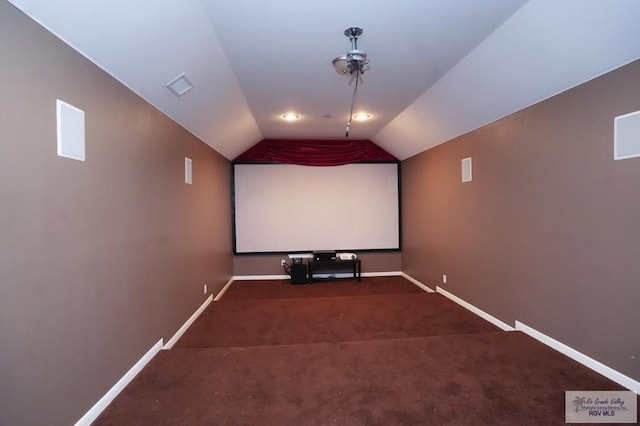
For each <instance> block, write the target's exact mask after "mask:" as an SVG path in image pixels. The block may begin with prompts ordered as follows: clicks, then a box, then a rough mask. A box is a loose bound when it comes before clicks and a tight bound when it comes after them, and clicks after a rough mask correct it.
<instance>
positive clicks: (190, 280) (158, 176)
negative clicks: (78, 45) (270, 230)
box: [0, 1, 233, 425]
mask: <svg viewBox="0 0 640 426" xmlns="http://www.w3.org/2000/svg"><path fill="white" fill-rule="evenodd" d="M0 62H1V64H2V65H1V66H0V232H1V236H2V237H1V238H0V424H7V425H9V424H11V425H18V424H21V425H27V424H28V425H37V424H43V425H44V424H46V425H69V424H73V423H74V422H75V421H77V420H78V419H79V418H80V417H81V416H82V415H84V414H85V412H86V411H87V410H88V409H89V408H91V407H92V406H93V405H94V404H95V403H96V402H97V400H98V399H99V398H100V397H102V396H103V395H104V394H105V393H106V392H107V391H108V390H109V389H110V388H111V386H113V385H114V384H115V382H116V381H117V380H118V379H120V378H121V377H122V376H123V375H124V373H125V372H126V371H127V370H128V369H129V368H130V367H131V366H132V365H133V364H134V363H135V362H137V361H138V360H139V359H140V357H141V356H142V355H143V354H144V353H145V352H146V351H147V350H149V349H150V348H151V347H152V346H153V345H154V344H155V343H156V342H157V341H158V340H159V339H161V338H164V339H165V342H166V341H167V340H168V339H169V338H170V337H171V336H172V335H173V334H174V333H175V332H176V331H177V329H178V328H179V327H180V326H181V325H182V324H183V323H184V322H185V321H186V320H187V319H188V318H189V316H190V315H191V314H192V313H193V312H194V311H195V310H196V309H197V308H198V307H199V306H200V305H201V304H202V303H203V302H204V300H205V299H206V297H207V296H206V295H204V294H203V284H205V283H207V284H208V286H209V293H210V294H211V293H215V292H217V290H219V289H220V288H221V287H222V286H224V284H226V282H227V281H228V279H229V278H230V277H231V275H232V267H233V266H232V265H233V261H232V257H233V256H232V249H231V244H232V242H231V218H230V212H231V207H230V173H231V172H230V165H229V162H228V161H227V160H226V159H224V158H223V157H221V156H220V155H218V154H217V153H216V152H215V151H213V150H212V149H211V148H209V147H208V146H206V145H204V144H203V143H202V142H200V141H199V140H198V139H196V138H195V137H194V136H193V135H191V134H190V133H188V132H186V131H185V130H184V129H182V128H181V127H179V126H178V125H177V124H175V123H174V122H173V121H171V120H169V119H168V118H167V117H165V116H164V115H163V114H161V113H160V112H159V111H157V110H155V109H154V108H153V107H151V106H150V105H149V104H148V103H146V102H145V101H143V100H142V99H140V98H139V97H137V96H136V95H134V94H133V93H132V92H130V91H129V90H128V89H126V88H125V87H124V86H122V85H121V84H119V83H118V82H117V81H115V80H114V79H113V78H111V77H110V76H108V75H107V74H105V73H104V72H103V71H101V70H99V69H98V68H97V67H96V66H95V65H93V64H92V63H90V62H89V61H87V60H86V59H84V58H83V57H82V56H80V55H79V54H78V53H76V52H75V51H73V50H72V49H71V48H69V47H68V46H66V45H65V44H63V43H62V42H61V41H60V40H59V39H57V38H56V37H54V36H53V35H51V34H49V33H48V32H46V31H45V30H44V29H43V28H42V27H40V26H39V25H37V24H35V23H34V22H32V21H31V20H29V19H27V18H26V17H25V16H24V15H23V14H21V13H20V12H18V11H17V10H16V9H15V8H14V7H13V6H10V5H9V4H8V3H7V2H5V1H0ZM56 99H62V100H64V101H65V102H68V103H70V104H72V105H75V106H77V107H79V108H81V109H83V110H84V111H85V114H86V141H87V145H86V152H87V159H86V161H85V162H78V161H73V160H69V159H65V158H60V157H57V156H56ZM185 156H187V157H191V158H192V159H193V166H194V177H193V179H194V184H193V185H186V184H184V181H183V180H184V171H183V170H184V169H183V167H184V157H185Z"/></svg>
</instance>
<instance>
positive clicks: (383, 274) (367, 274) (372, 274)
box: [231, 271, 433, 292]
mask: <svg viewBox="0 0 640 426" xmlns="http://www.w3.org/2000/svg"><path fill="white" fill-rule="evenodd" d="M398 275H403V272H400V271H391V272H363V273H362V277H393V276H398ZM290 278H291V277H290V276H289V275H234V276H233V278H232V279H231V280H232V281H253V280H255V281H260V280H288V279H290ZM431 291H432V292H433V290H431Z"/></svg>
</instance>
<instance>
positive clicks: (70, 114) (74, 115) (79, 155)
mask: <svg viewBox="0 0 640 426" xmlns="http://www.w3.org/2000/svg"><path fill="white" fill-rule="evenodd" d="M56 119H57V140H58V156H60V157H65V158H71V159H73V160H78V161H84V160H85V138H84V111H82V110H81V109H79V108H76V107H74V106H73V105H69V104H68V103H66V102H63V101H61V100H60V99H57V100H56Z"/></svg>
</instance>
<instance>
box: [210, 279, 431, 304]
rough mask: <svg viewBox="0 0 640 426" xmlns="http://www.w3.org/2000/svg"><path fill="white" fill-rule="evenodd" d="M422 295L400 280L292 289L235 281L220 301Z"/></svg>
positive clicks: (319, 283)
mask: <svg viewBox="0 0 640 426" xmlns="http://www.w3.org/2000/svg"><path fill="white" fill-rule="evenodd" d="M423 292H424V291H423V290H422V289H420V288H419V287H417V286H416V285H414V284H412V283H410V282H409V281H407V280H405V279H404V278H402V277H400V276H394V277H368V278H364V279H363V280H362V281H361V282H358V281H357V280H355V279H344V280H327V281H317V282H315V283H313V284H299V285H291V284H290V283H289V281H286V280H265V281H236V282H234V283H233V285H231V287H229V289H228V290H227V291H226V292H225V293H224V296H223V297H222V299H221V300H224V301H225V302H226V301H228V300H236V299H283V298H291V297H295V298H299V297H311V298H316V297H348V296H367V295H376V294H377V295H380V294H404V293H423Z"/></svg>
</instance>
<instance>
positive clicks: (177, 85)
mask: <svg viewBox="0 0 640 426" xmlns="http://www.w3.org/2000/svg"><path fill="white" fill-rule="evenodd" d="M166 86H167V87H168V88H169V90H171V91H172V92H173V94H174V95H176V96H182V95H184V94H185V93H187V92H188V91H189V90H191V89H192V88H193V83H191V80H189V78H188V77H187V75H186V74H185V73H182V74H180V75H179V76H177V77H176V78H174V79H173V80H171V81H170V82H168V83H167V85H166Z"/></svg>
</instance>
